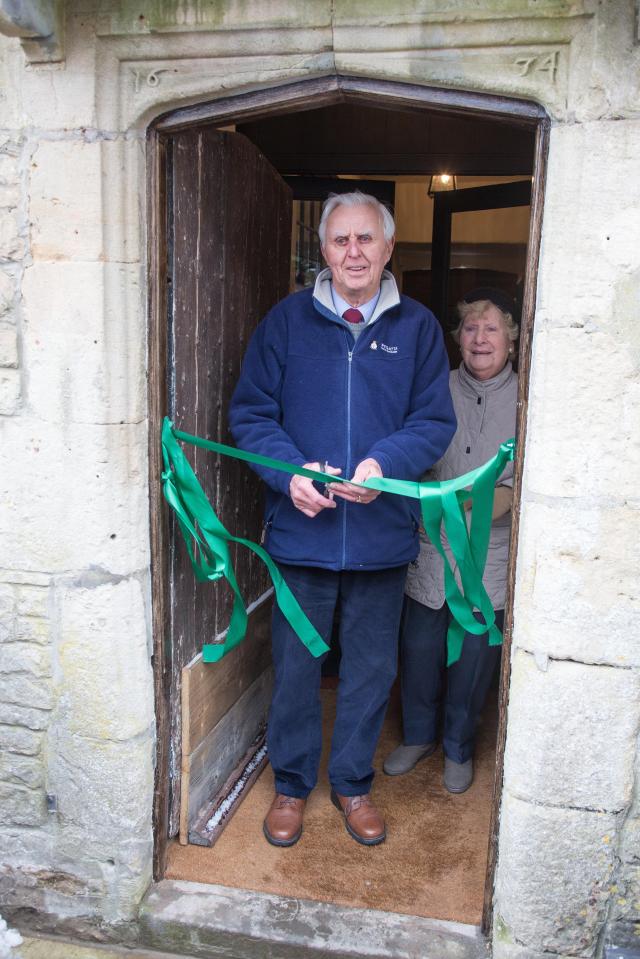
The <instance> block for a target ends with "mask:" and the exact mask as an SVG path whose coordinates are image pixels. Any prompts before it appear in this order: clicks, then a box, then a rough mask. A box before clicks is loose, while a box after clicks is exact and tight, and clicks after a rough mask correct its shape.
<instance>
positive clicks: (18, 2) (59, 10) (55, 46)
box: [0, 0, 64, 63]
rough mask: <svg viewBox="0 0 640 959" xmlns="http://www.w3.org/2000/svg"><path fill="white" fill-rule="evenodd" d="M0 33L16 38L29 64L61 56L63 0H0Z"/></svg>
mask: <svg viewBox="0 0 640 959" xmlns="http://www.w3.org/2000/svg"><path fill="white" fill-rule="evenodd" d="M0 33H4V34H5V36H8V37H19V38H20V43H21V44H22V49H23V50H24V54H25V56H26V58H27V60H28V61H29V62H30V63H55V62H57V61H60V60H62V59H64V46H63V39H64V0H0Z"/></svg>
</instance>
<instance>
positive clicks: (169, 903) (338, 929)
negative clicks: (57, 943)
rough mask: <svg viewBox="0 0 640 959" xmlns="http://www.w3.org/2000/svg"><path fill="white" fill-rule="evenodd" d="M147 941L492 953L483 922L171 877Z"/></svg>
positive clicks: (326, 952)
mask: <svg viewBox="0 0 640 959" xmlns="http://www.w3.org/2000/svg"><path fill="white" fill-rule="evenodd" d="M138 923H139V943H138V945H139V947H140V948H144V947H146V948H152V949H157V950H162V951H165V952H170V953H173V954H174V955H175V954H176V953H177V954H179V955H183V956H184V955H188V956H190V957H191V956H193V957H194V959H212V957H215V956H226V957H229V959H230V957H234V959H487V956H488V954H489V947H488V943H487V941H486V939H485V938H484V936H483V935H482V933H481V932H480V928H479V927H478V926H470V925H465V924H463V923H456V922H446V921H442V920H437V919H422V918H419V917H417V916H405V915H400V914H399V913H391V912H381V911H377V910H367V909H352V908H349V907H346V906H338V905H334V904H332V903H327V902H316V901H312V900H308V899H291V898H284V897H281V896H275V895H270V894H267V893H262V892H251V891H249V890H244V889H231V888H229V887H227V886H215V885H209V884H204V883H194V882H186V881H182V880H169V879H165V880H162V881H161V882H159V883H157V884H155V885H153V886H151V888H150V889H149V891H148V893H147V895H146V896H145V899H144V900H143V903H142V905H141V908H140V914H139V919H138Z"/></svg>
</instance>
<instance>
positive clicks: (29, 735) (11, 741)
mask: <svg viewBox="0 0 640 959" xmlns="http://www.w3.org/2000/svg"><path fill="white" fill-rule="evenodd" d="M0 749H6V750H7V751H8V752H11V753H20V754H21V755H23V756H37V755H38V753H39V752H40V750H41V749H42V733H40V732H34V731H33V730H31V729H24V728H23V727H21V726H4V725H0Z"/></svg>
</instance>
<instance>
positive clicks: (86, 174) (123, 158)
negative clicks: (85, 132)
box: [29, 139, 144, 261]
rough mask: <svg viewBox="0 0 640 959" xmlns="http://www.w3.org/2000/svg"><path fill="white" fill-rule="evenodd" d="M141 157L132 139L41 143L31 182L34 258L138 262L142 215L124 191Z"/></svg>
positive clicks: (139, 170) (137, 171) (140, 168)
mask: <svg viewBox="0 0 640 959" xmlns="http://www.w3.org/2000/svg"><path fill="white" fill-rule="evenodd" d="M143 159H144V155H143V153H142V148H141V146H140V144H139V143H138V141H136V140H104V139H95V140H90V141H87V140H85V139H77V140H58V141H41V142H40V144H39V145H38V148H37V149H36V151H35V152H34V155H33V157H32V161H31V178H30V185H29V192H30V203H29V217H30V220H31V251H32V254H33V257H34V259H35V260H65V259H71V260H99V259H111V258H113V259H115V260H118V261H127V260H129V261H131V260H137V259H138V256H139V244H138V231H139V225H140V214H139V209H138V203H137V200H136V199H135V197H136V194H135V192H134V193H133V194H131V195H130V196H128V195H127V194H128V188H129V187H130V186H131V184H130V179H132V178H133V177H134V174H135V182H136V183H139V182H140V175H141V174H142V173H143ZM128 167H131V170H130V174H131V175H129V170H128ZM79 183H81V184H82V189H81V190H79V189H78V184H79ZM127 200H128V202H127ZM114 233H117V234H118V236H119V237H120V243H119V244H117V245H116V244H115V241H114V238H113V235H114ZM105 238H109V240H110V243H109V244H108V246H105Z"/></svg>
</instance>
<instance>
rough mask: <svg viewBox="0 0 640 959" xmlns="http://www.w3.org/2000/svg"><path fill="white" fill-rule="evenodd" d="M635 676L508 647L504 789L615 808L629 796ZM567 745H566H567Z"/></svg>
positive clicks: (639, 709)
mask: <svg viewBox="0 0 640 959" xmlns="http://www.w3.org/2000/svg"><path fill="white" fill-rule="evenodd" d="M639 720H640V676H639V675H637V674H636V673H635V672H634V671H633V670H630V669H616V668H613V667H611V666H586V665H583V664H582V663H573V662H555V661H553V660H550V661H549V662H548V664H547V668H546V671H542V670H541V669H540V668H539V667H538V665H537V664H536V661H535V659H534V657H533V656H532V655H530V654H529V653H525V652H522V650H516V652H515V655H514V657H513V664H512V673H511V685H510V691H509V713H508V723H507V730H508V731H507V745H506V752H505V773H504V785H505V788H506V789H507V790H508V791H509V792H510V793H511V794H512V795H515V796H518V797H519V798H521V799H528V800H531V801H534V802H539V803H549V804H552V805H558V806H572V807H578V806H579V807H583V808H588V809H603V810H607V811H619V810H621V809H623V808H624V807H625V806H627V805H628V804H629V802H630V800H631V792H632V786H633V763H634V758H635V751H636V738H637V729H638V722H639ZM567 744H570V748H567Z"/></svg>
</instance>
